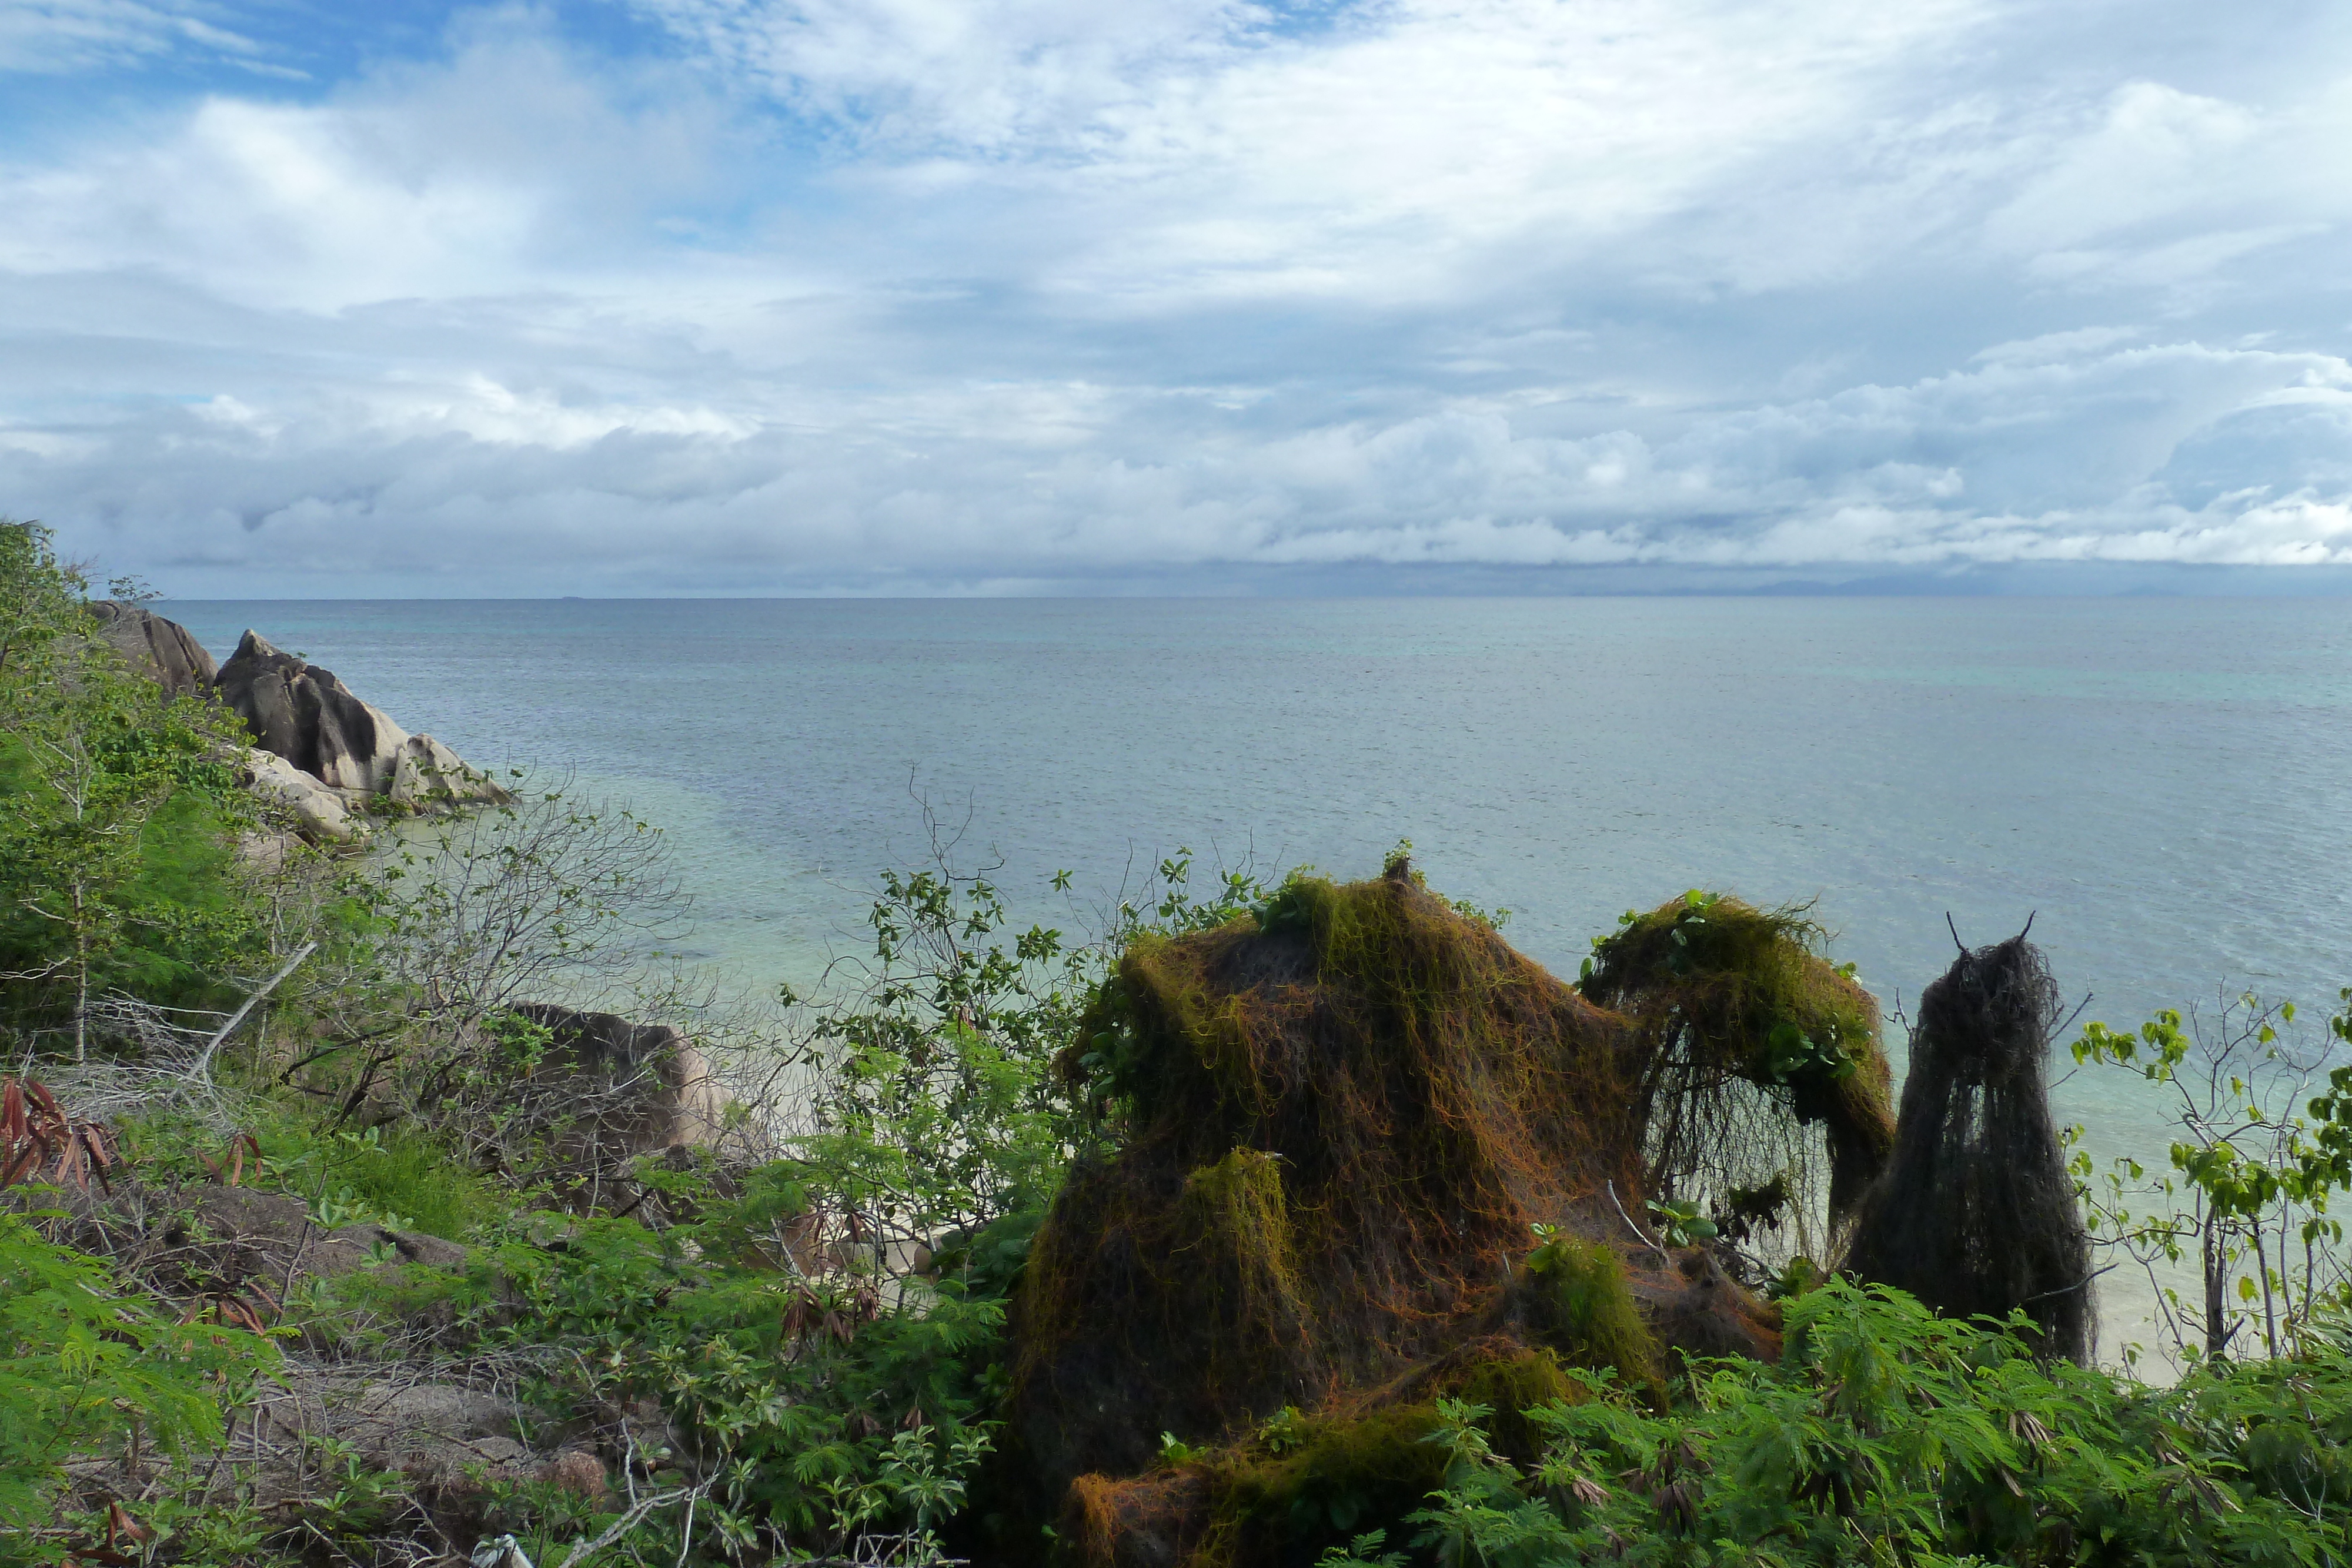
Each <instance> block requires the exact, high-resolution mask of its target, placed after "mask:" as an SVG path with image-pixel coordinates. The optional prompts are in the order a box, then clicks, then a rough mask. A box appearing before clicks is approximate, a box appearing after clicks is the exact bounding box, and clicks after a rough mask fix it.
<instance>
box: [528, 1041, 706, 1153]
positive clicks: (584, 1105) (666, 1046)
mask: <svg viewBox="0 0 2352 1568" xmlns="http://www.w3.org/2000/svg"><path fill="white" fill-rule="evenodd" d="M514 1010H515V1011H516V1013H518V1014H519V1015H520V1016H521V1017H523V1018H525V1019H529V1020H530V1021H531V1022H532V1023H535V1024H537V1025H538V1026H539V1027H540V1028H541V1029H543V1030H547V1032H548V1050H547V1054H546V1057H545V1059H544V1060H543V1061H541V1065H540V1069H539V1075H540V1076H541V1079H542V1080H555V1079H558V1078H560V1079H562V1081H564V1082H568V1083H569V1084H570V1085H572V1093H571V1094H570V1095H569V1096H567V1098H569V1099H571V1100H572V1104H571V1106H570V1107H569V1109H570V1111H571V1113H572V1116H573V1117H574V1118H575V1121H574V1124H573V1125H572V1127H571V1129H570V1131H569V1134H568V1136H569V1140H570V1141H571V1142H572V1143H573V1144H574V1145H576V1146H575V1147H574V1148H573V1150H572V1154H573V1155H574V1157H576V1158H580V1159H583V1160H585V1161H587V1162H589V1163H590V1164H592V1165H594V1166H611V1165H616V1164H618V1163H620V1162H622V1161H625V1160H626V1159H628V1158H629V1157H630V1156H632V1155H642V1154H653V1153H657V1152H659V1151H660V1150H663V1149H666V1148H669V1147H672V1146H674V1145H679V1144H695V1143H708V1142H709V1141H710V1140H711V1139H712V1138H713V1137H715V1136H716V1135H717V1134H718V1132H719V1125H720V1122H721V1119H722V1117H723V1115H724V1112H725V1106H726V1095H725V1093H724V1092H723V1091H722V1090H721V1089H720V1088H719V1085H718V1083H717V1082H714V1081H713V1080H712V1078H711V1076H710V1069H709V1064H708V1063H707V1062H706V1061H704V1060H703V1056H702V1053H701V1052H700V1051H697V1050H696V1049H695V1048H694V1046H693V1044H692V1042H691V1041H689V1040H688V1039H687V1038H686V1037H685V1036H684V1035H682V1034H680V1033H678V1031H677V1030H674V1029H672V1028H670V1027H669V1026H668V1025H667V1024H639V1023H632V1022H630V1021H629V1020H628V1019H625V1018H623V1017H621V1016H620V1015H619V1014H617V1013H599V1012H583V1011H578V1010H575V1009H572V1008H567V1007H559V1006H557V1005H556V1004H554V1003H552V1002H524V1003H522V1004H521V1005H520V1006H519V1007H517V1008H516V1009H514Z"/></svg>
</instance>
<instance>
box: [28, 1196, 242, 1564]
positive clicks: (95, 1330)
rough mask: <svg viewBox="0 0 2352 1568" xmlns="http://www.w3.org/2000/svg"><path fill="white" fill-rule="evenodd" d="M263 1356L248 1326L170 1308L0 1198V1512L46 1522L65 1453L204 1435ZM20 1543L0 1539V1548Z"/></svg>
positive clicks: (207, 1440)
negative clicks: (118, 1280)
mask: <svg viewBox="0 0 2352 1568" xmlns="http://www.w3.org/2000/svg"><path fill="white" fill-rule="evenodd" d="M276 1360H277V1352H276V1349H275V1347H274V1346H273V1345H271V1343H269V1342H268V1340H267V1339H264V1338H262V1337H261V1336H259V1335H256V1334H252V1333H247V1332H245V1331H243V1330H241V1329H237V1328H234V1327H231V1326H228V1325H226V1324H222V1323H215V1322H185V1323H183V1322H173V1318H172V1316H171V1315H170V1314H168V1313H167V1312H164V1311H163V1308H162V1306H161V1304H160V1303H158V1302H156V1301H152V1300H151V1299H149V1298H147V1297H144V1296H141V1295H137V1294H130V1293H125V1292H123V1291H119V1290H117V1289H115V1288H114V1286H113V1283H112V1281H110V1280H109V1279H108V1277H107V1275H106V1271H105V1270H104V1268H103V1267H102V1266H101V1265H100V1263H99V1262H98V1261H97V1260H94V1259H90V1258H87V1257H84V1256H83V1255H81V1254H80V1253H78V1252H75V1251H73V1250H71V1249H68V1248H63V1247H58V1246H54V1245H52V1244H51V1243H50V1242H48V1241H47V1240H46V1239H43V1237H42V1236H41V1235H40V1233H39V1232H38V1231H37V1229H35V1228H34V1227H33V1225H32V1223H31V1222H30V1221H29V1220H28V1219H27V1218H26V1217H24V1216H22V1215H19V1214H15V1213H10V1212H7V1211H5V1210H0V1525H5V1526H6V1527H7V1528H8V1530H10V1531H26V1530H30V1529H33V1528H35V1527H37V1526H40V1525H45V1524H47V1522H48V1521H49V1511H50V1509H51V1506H52V1500H53V1494H54V1492H55V1490H56V1488H57V1486H58V1482H59V1481H60V1480H61V1479H62V1478H63V1474H64V1465H65V1462H66V1461H67V1460H68V1459H87V1458H98V1457H105V1456H110V1455H115V1454H123V1455H126V1456H131V1457H133V1458H134V1462H135V1456H136V1455H138V1454H140V1453H156V1452H161V1453H163V1454H165V1455H176V1454H181V1453H184V1452H188V1451H190V1450H194V1451H198V1452H201V1451H203V1450H204V1449H205V1448H207V1447H209V1446H211V1445H215V1444H217V1443H218V1442H219V1441H220V1439H221V1408H222V1406H223V1405H225V1404H230V1403H234V1402H235V1401H236V1399H238V1398H239V1397H241V1396H243V1393H244V1390H245V1389H246V1388H247V1386H249V1385H250V1384H251V1381H252V1379H253V1378H254V1377H256V1376H257V1375H260V1374H261V1373H262V1372H264V1371H265V1370H267V1369H268V1368H269V1367H271V1366H272V1365H274V1364H276ZM26 1550H29V1542H25V1541H23V1540H0V1552H19V1553H22V1552H25V1551H26Z"/></svg>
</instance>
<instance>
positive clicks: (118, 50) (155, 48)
mask: <svg viewBox="0 0 2352 1568" xmlns="http://www.w3.org/2000/svg"><path fill="white" fill-rule="evenodd" d="M225 11H226V7H224V6H220V5H202V4H198V5H173V4H169V3H168V0H165V3H161V4H143V3H142V0H9V3H8V4H7V5H5V6H0V71H30V72H43V73H62V72H68V71H83V70H89V69H91V68H100V67H106V66H114V65H121V64H124V63H127V62H134V61H140V60H145V59H152V58H154V57H159V56H166V55H172V54H176V53H181V52H183V51H194V52H197V53H200V54H205V55H213V56H224V55H225V56H227V57H232V58H236V59H242V60H249V59H251V58H252V57H254V56H257V55H259V54H260V53H262V47H261V46H260V45H259V44H258V43H257V42H256V41H255V40H254V39H253V38H251V37H247V36H246V35H244V34H243V33H240V32H237V31H235V30H233V29H231V28H229V27H226V26H220V25H218V24H217V22H216V21H215V20H208V19H207V18H220V17H223V16H224V15H225Z"/></svg>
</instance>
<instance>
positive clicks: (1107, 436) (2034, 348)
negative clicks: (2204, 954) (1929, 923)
mask: <svg viewBox="0 0 2352 1568" xmlns="http://www.w3.org/2000/svg"><path fill="white" fill-rule="evenodd" d="M636 8H637V10H638V12H639V13H641V14H642V15H643V16H646V17H649V18H651V19H652V20H653V21H654V22H655V23H656V25H657V26H659V27H661V28H662V29H664V30H665V31H666V33H667V37H668V38H669V39H670V40H671V44H672V45H673V46H674V47H672V48H670V49H666V50H665V49H657V50H653V51H649V52H640V53H635V54H623V55H615V54H614V53H611V52H610V51H609V50H608V49H607V48H605V47H604V46H602V45H600V44H599V43H598V42H597V39H596V37H595V36H593V33H592V32H589V31H583V29H581V28H578V27H573V26H571V25H570V21H569V19H568V18H567V16H566V15H565V14H564V13H562V11H560V10H555V11H541V10H529V9H511V8H499V9H488V10H480V11H468V12H465V13H462V14H461V15H460V16H459V17H458V19H457V21H456V22H455V23H454V24H453V25H452V26H451V29H450V30H449V32H448V33H447V34H446V37H443V38H442V39H441V40H440V41H439V42H438V43H437V44H436V46H435V47H434V48H433V50H431V51H430V52H428V53H427V54H425V55H424V56H421V57H407V58H401V57H392V58H388V59H385V60H383V62H381V63H378V64H376V65H373V66H372V67H370V68H368V69H367V70H365V71H364V72H362V73H361V74H359V75H357V76H354V77H353V78H351V79H348V80H345V81H342V82H341V83H338V84H335V85H333V86H332V87H330V88H326V89H320V90H316V91H303V92H300V93H280V94H276V95H272V94H267V93H260V92H256V91H247V90H243V89H240V90H237V91H234V92H232V91H226V90H222V89H219V88H218V87H217V86H215V87H214V88H212V89H209V90H206V91H205V92H202V93H197V94H194V95H192V96H187V97H184V98H180V99H169V98H165V97H158V98H157V99H154V100H153V101H152V102H150V103H148V104H147V105H146V106H145V107H144V108H143V109H142V111H141V112H140V113H138V114H136V115H133V116H127V117H117V118H110V119H107V120H98V119H95V118H94V119H92V120H90V121H89V122H88V123H86V124H79V125H76V126H68V127H66V128H64V129H62V130H59V131H57V132H56V133H55V134H53V135H52V136H51V137H50V138H49V139H48V141H47V142H46V143H45V144H44V145H43V146H42V147H40V148H38V149H36V148H34V147H32V145H31V144H30V143H26V145H25V146H23V147H20V148H18V150H16V152H0V208H5V210H6V211H7V212H8V213H9V214H10V221H9V223H8V224H7V225H5V226H0V508H4V509H5V510H7V511H9V512H13V513H17V514H26V513H38V514H41V515H45V516H47V517H50V518H51V519H52V520H55V521H57V522H58V523H59V524H60V525H62V526H64V527H65V528H67V529H68V533H69V535H71V536H73V537H74V538H76V540H77V545H78V548H84V549H97V550H100V551H102V552H103V553H104V554H105V555H106V556H107V557H108V559H109V560H110V562H115V563H119V564H120V565H121V566H123V567H126V568H129V569H132V570H142V571H144V572H146V573H147V574H148V575H149V576H151V577H153V578H155V579H156V580H160V581H163V582H165V583H166V584H167V586H174V585H175V583H174V573H179V574H181V575H182V576H183V577H184V578H186V579H187V580H188V581H190V582H194V581H198V580H201V581H203V582H205V583H206V584H209V585H210V586H211V588H212V589H213V590H214V591H225V590H228V589H229V588H231V587H232V585H233V584H234V582H235V581H236V580H241V577H240V574H242V579H244V580H258V575H259V574H274V575H271V576H270V580H272V581H277V582H279V583H281V584H284V585H288V586H289V591H290V590H291V585H294V584H312V585H316V586H315V587H314V588H312V589H310V591H360V590H362V589H363V588H364V587H365V586H366V585H369V584H390V583H402V584H406V585H409V586H410V587H412V588H414V587H416V586H420V585H421V586H431V585H433V584H436V583H437V584H450V585H457V584H467V585H473V584H479V583H481V582H485V581H490V580H496V581H499V582H500V583H503V584H505V585H506V586H508V587H509V588H510V589H522V590H529V589H531V588H533V587H536V588H539V589H541V590H549V589H559V588H562V587H563V586H565V585H567V584H573V583H579V584H585V583H588V582H590V581H591V580H593V581H594V582H596V583H598V584H602V585H607V586H611V585H620V586H623V587H628V586H635V587H638V588H647V587H676V588H701V589H711V588H750V587H757V586H760V585H761V584H763V583H766V584H772V585H790V584H793V583H802V582H809V581H816V580H824V581H841V580H853V579H855V580H897V578H898V576H899V575H902V574H914V575H916V576H920V575H921V574H925V573H930V574H934V575H936V576H940V577H942V578H952V579H954V580H977V579H983V578H989V577H1007V576H1012V577H1051V576H1053V575H1055V572H1057V571H1062V570H1076V571H1094V570H1119V571H1129V572H1138V573H1143V572H1149V571H1150V570H1155V569H1157V568H1159V567H1165V566H1186V565H1193V564H1200V563H1215V562H1241V563H1261V564H1281V563H1318V562H1320V563H1328V562H1340V561H1355V560H1371V561H1390V562H1453V561H1462V562H1487V563H1495V564H1501V565H1513V564H1517V565H1531V564H1549V563H1606V562H1659V563H1697V564H1719V565H1756V564H1770V565H1801V564H1806V563H1815V562H1834V561H1872V560H1875V561H1882V562H1887V563H1895V564H1906V563H1908V564H1933V563H1942V562H1955V561H1970V560H1995V559H2166V560H2176V559H2177V560H2210V561H2279V562H2292V561H2305V560H2330V561H2332V560H2339V559H2352V557H2347V554H2346V552H2347V550H2352V538H2347V534H2346V528H2345V517H2346V510H2345V508H2346V507H2347V498H2352V414H2347V408H2352V372H2347V360H2346V356H2347V353H2352V342H2347V321H2352V301H2347V299H2346V298H2344V296H2343V292H2342V291H2341V290H2340V288H2339V287H2338V285H2337V284H2336V281H2335V278H2336V271H2335V270H2334V269H2333V268H2332V266H2331V265H2322V264H2323V263H2330V262H2332V257H2333V256H2334V254H2335V252H2336V250H2338V249H2340V248H2341V233H2342V228H2343V225H2344V223H2345V221H2346V218H2347V213H2346V210H2345V208H2346V204H2347V200H2352V198H2348V197H2347V194H2346V193H2347V191H2352V169H2347V167H2346V162H2347V153H2346V152H2345V151H2344V150H2345V149H2346V148H2347V147H2352V137H2347V135H2346V134H2345V132H2346V131H2352V36H2347V34H2345V33H2344V32H2342V31H2341V30H2337V31H2333V32H2331V31H2327V30H2326V29H2319V30H2317V31H2310V30H2306V31H2305V32H2303V33H2296V32H2294V31H2293V30H2292V29H2280V30H2278V31H2277V32H2276V34H2275V36H2273V35H2270V34H2262V35H2260V36H2258V33H2257V30H2253V29H2247V30H2245V32H2244V35H2243V37H2239V38H2236V39H2235V47H2236V48H2237V50H2238V52H2237V53H2236V54H2233V55H2231V57H2228V58H2226V59H2216V58H2214V57H2212V50H2211V48H2210V43H2208V42H2202V41H2200V37H2199V35H2198V34H2197V31H2196V29H2195V28H2194V27H2193V26H2187V25H2185V24H2186V23H2188V22H2191V21H2193V19H2194V16H2195V15H2196V12H2195V9H2194V8H2193V7H2191V6H2189V5H2186V4H2176V3H2172V0H2167V3H2166V4H2164V5H2158V6H2157V7H2153V8H2150V9H2149V10H2148V12H2147V15H2144V16H2141V17H2140V18H2139V22H2138V26H2137V28H2136V29H2135V30H2134V31H2133V33H2132V34H2131V39H2132V44H2131V47H2130V48H2129V50H2128V51H2126V50H2125V49H2123V48H2122V47H2119V46H2117V45H2116V44H2115V43H2114V42H2113V41H2112V39H2111V37H2110V36H2109V35H2107V34H2104V33H2102V32H2101V31H2100V30H2099V29H2097V28H2091V27H2084V28H2082V29H2080V30H2074V24H2072V23H2070V22H2069V21H2067V20H2066V19H2065V18H2063V17H2060V16H2055V15H2054V14H2050V13H2044V12H2038V11H2034V10H2032V9H2029V8H2023V7H2015V6H2009V5H1999V4H1996V3H1995V0H1928V3H1926V4H1921V5H1911V6H1900V7H1888V6H1885V5H1872V4H1865V3H1864V0H1765V3H1762V4H1749V5H1731V4H1728V3H1727V0H1588V3H1582V4H1579V5H1555V4H1550V3H1549V0H1381V3H1380V4H1367V5H1360V6H1353V7H1348V6H1342V7H1339V8H1336V9H1333V10H1329V11H1320V12H1316V13H1313V14H1311V15H1308V16H1304V17H1302V16H1298V15H1297V14H1294V13H1291V12H1286V11H1284V10H1281V9H1279V8H1277V7H1275V6H1271V5H1251V4H1242V3H1240V0H1140V3H1139V4H1137V5H1128V6H1101V5H1078V4H1076V3H1075V0H972V3H971V4H969V5H947V4H944V0H811V3H806V4H798V5H789V6H788V5H782V4H777V3H771V0H740V3H728V0H640V3H639V4H638V5H637V7H636ZM35 10H36V11H37V14H38V16H41V17H46V18H47V23H44V26H48V24H49V23H55V24H56V25H55V26H49V31H48V33H47V35H44V36H46V37H51V38H52V42H51V43H50V44H45V45H42V46H41V47H42V48H46V49H47V50H48V51H49V52H48V53H47V54H46V55H43V56H41V57H42V58H45V59H51V60H55V61H63V62H68V65H65V66H60V67H59V68H68V67H69V68H76V69H98V68H100V67H104V68H108V69H116V70H121V69H126V68H131V67H126V66H125V65H124V63H123V62H125V61H129V62H131V66H133V67H135V64H136V61H137V60H138V59H139V58H142V57H146V55H142V50H143V51H146V53H147V54H149V55H152V53H153V52H155V51H159V50H166V49H176V48H181V47H184V43H174V42H173V39H174V38H179V39H182V40H184V39H185V38H187V37H195V35H194V34H190V33H188V32H186V30H185V28H184V27H183V28H182V30H181V31H180V32H178V33H174V32H173V30H172V29H173V27H176V26H180V25H181V23H183V22H185V21H187V20H189V19H190V18H194V19H195V20H197V21H201V22H203V23H204V25H205V26H208V27H211V28H213V29H215V31H217V32H218V33H219V34H220V35H221V37H224V38H247V37H248V35H249V36H250V42H251V46H252V47H251V50H250V51H249V52H252V53H254V54H256V55H257V56H258V55H262V54H268V53H269V52H270V51H271V50H272V49H273V48H274V47H275V46H276V44H277V42H278V40H276V39H274V38H273V37H272V36H271V35H270V34H269V33H268V30H267V29H266V28H263V27H261V26H259V25H258V24H257V22H256V21H255V18H256V17H257V16H262V15H263V14H262V13H261V12H259V11H238V12H235V13H232V12H230V11H229V10H227V9H225V8H224V9H219V10H212V11H206V12H205V13H203V14H201V15H199V14H198V13H196V12H194V11H185V12H182V11H173V10H170V9H168V8H164V7H162V6H161V5H155V6H141V5H130V4H127V0H126V3H125V4H122V5H105V4H100V3H97V0H92V3H91V4H89V5H79V6H68V5H47V6H42V7H37V8H35ZM27 14H32V13H27ZM11 15H14V14H13V13H12V14H11ZM68 23H70V24H71V25H72V26H81V27H84V29H85V30H86V31H89V36H90V37H92V38H100V39H101V43H92V44H90V45H89V50H86V51H85V53H84V54H82V55H79V56H77V55H73V54H72V53H71V51H70V50H69V49H68V47H67V45H66V44H65V43H63V42H58V41H56V40H61V39H65V38H67V37H68V34H69V33H70V32H71V26H68ZM107 28H113V29H115V31H114V32H111V33H110V32H107V31H106V29H107ZM26 36H30V35H26ZM7 37H10V35H8V34H6V33H5V31H0V48H5V47H8V46H7V45H6V43H5V39H6V38H7ZM206 37H209V35H206ZM2116 37H2120V35H2116ZM105 38H111V39H114V41H113V42H103V41H102V40H103V39H105ZM2168 38H2174V39H2177V40H2178V41H2177V47H2176V46H2174V45H2168V43H2167V40H2168ZM142 39H143V40H145V41H144V42H142V41H141V40H142ZM26 47H31V46H26ZM73 47H81V46H79V45H77V46H73ZM221 47H227V46H226V45H222V46H221ZM61 51H62V52H61ZM89 51H95V52H89ZM36 52H37V51H36ZM74 61H79V64H72V63H71V62H74ZM183 591H190V590H187V589H183Z"/></svg>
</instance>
